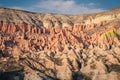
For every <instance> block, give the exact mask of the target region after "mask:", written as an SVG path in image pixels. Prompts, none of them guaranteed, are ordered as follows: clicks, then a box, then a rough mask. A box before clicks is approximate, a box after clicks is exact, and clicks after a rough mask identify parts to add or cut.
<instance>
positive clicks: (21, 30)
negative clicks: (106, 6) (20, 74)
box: [0, 8, 120, 80]
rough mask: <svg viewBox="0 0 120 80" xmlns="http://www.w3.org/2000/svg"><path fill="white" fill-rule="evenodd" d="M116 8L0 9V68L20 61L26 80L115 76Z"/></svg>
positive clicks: (119, 18) (119, 38)
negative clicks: (73, 11) (69, 11)
mask: <svg viewBox="0 0 120 80" xmlns="http://www.w3.org/2000/svg"><path fill="white" fill-rule="evenodd" d="M119 12H120V10H119V9H117V10H116V9H115V10H112V11H106V12H102V13H97V14H85V15H61V14H38V13H32V12H26V11H19V10H12V9H4V8H1V9H0V17H1V18H0V21H1V22H0V63H1V66H0V71H2V72H6V71H7V70H8V69H9V68H10V67H11V66H12V67H15V69H16V66H17V67H18V68H19V66H20V68H19V69H21V67H22V68H23V69H24V73H25V77H24V79H25V80H28V79H29V80H42V79H50V80H57V79H60V80H64V79H66V80H81V79H85V80H92V79H93V80H103V79H106V80H107V79H111V80H119V79H120V77H119V75H120V74H119V73H120V68H119V67H120V59H119V57H120V32H119V31H120V14H119ZM13 62H14V63H16V65H13V64H12V65H11V64H9V65H6V64H8V63H13ZM3 67H4V68H3ZM18 68H17V69H18ZM9 70H12V69H11V68H10V69H9ZM99 75H101V76H102V75H104V76H105V77H101V76H99ZM33 77H34V78H33Z"/></svg>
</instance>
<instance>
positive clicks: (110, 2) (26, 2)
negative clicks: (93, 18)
mask: <svg viewBox="0 0 120 80" xmlns="http://www.w3.org/2000/svg"><path fill="white" fill-rule="evenodd" d="M119 6H120V0H0V7H8V8H14V9H23V10H28V11H34V12H42V13H43V12H45V13H46V12H47V13H48V12H49V13H63V14H81V13H94V12H100V11H104V10H109V9H112V8H116V7H119Z"/></svg>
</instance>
